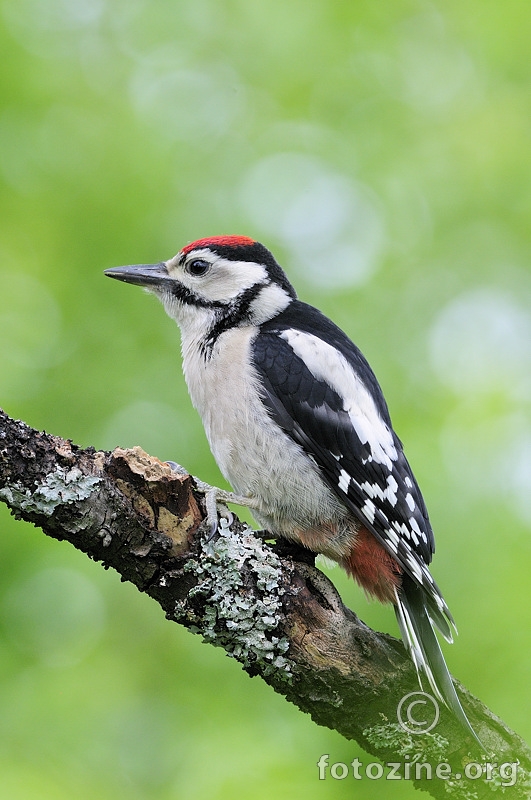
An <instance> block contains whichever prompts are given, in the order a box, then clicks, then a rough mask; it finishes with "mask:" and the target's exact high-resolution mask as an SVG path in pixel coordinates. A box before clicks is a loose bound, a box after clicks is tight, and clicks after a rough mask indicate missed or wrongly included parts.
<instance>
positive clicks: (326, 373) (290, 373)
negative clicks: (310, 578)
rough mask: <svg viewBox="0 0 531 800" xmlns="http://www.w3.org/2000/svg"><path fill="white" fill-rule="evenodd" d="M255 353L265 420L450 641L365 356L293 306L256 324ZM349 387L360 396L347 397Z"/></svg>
mask: <svg viewBox="0 0 531 800" xmlns="http://www.w3.org/2000/svg"><path fill="white" fill-rule="evenodd" d="M321 343H324V345H325V346H324V349H323V345H322V344H321ZM327 345H331V347H327ZM337 351H339V352H340V353H341V355H342V357H343V358H342V359H341V357H339V356H337ZM252 356H253V362H254V366H255V368H256V369H257V371H258V372H259V374H260V376H261V380H262V382H263V386H264V396H263V402H264V404H265V405H266V406H267V408H268V410H269V413H270V414H271V415H272V416H273V418H274V419H275V421H276V422H277V423H278V424H279V425H280V426H281V427H282V428H283V430H284V431H285V432H286V433H287V434H288V435H289V436H290V437H291V438H292V439H293V440H294V441H296V442H297V443H298V444H300V445H301V446H302V447H303V449H304V450H305V451H306V452H307V453H309V454H310V455H311V456H312V457H313V459H314V460H315V462H316V463H317V465H318V467H319V468H320V470H321V473H322V475H323V478H324V480H325V481H326V482H327V483H328V485H329V486H330V487H331V488H332V489H333V491H334V492H336V494H337V495H338V496H339V497H340V498H341V499H342V500H343V501H344V502H345V503H346V505H347V506H348V507H349V508H350V509H351V511H352V513H353V514H354V515H355V516H356V517H357V518H358V519H359V520H360V522H362V524H363V525H364V526H365V527H366V528H367V529H368V530H370V531H371V533H372V534H373V535H374V536H375V537H376V539H377V540H378V541H379V542H381V544H382V545H383V546H384V547H385V548H386V550H387V551H388V552H389V553H390V554H391V555H392V556H393V557H394V558H395V559H396V561H397V562H398V563H399V564H400V566H401V567H402V569H403V570H404V571H405V572H406V573H407V574H408V575H409V576H410V577H411V578H412V579H413V580H414V581H415V583H416V584H418V585H419V586H422V587H423V589H424V590H425V591H426V593H427V595H428V597H431V602H430V606H431V607H432V611H433V614H434V616H436V617H437V622H438V624H440V625H441V626H442V628H443V633H444V631H445V630H447V632H448V634H449V630H448V625H447V623H446V622H445V620H444V618H443V615H444V616H447V618H448V619H450V620H451V616H450V614H449V611H448V609H447V607H446V604H445V603H444V600H443V599H442V597H441V594H440V592H439V590H438V589H437V586H436V584H435V582H434V581H433V578H432V577H431V575H430V573H429V570H428V569H427V564H429V562H430V561H431V558H432V554H433V552H434V539H433V532H432V529H431V525H430V522H429V519H428V513H427V510H426V506H425V504H424V500H423V498H422V495H421V492H420V489H419V487H418V485H417V482H416V480H415V478H414V476H413V473H412V471H411V468H410V466H409V464H408V462H407V459H406V457H405V455H404V452H403V449H402V445H401V443H400V440H399V439H398V437H397V436H396V434H395V433H394V432H393V430H392V426H391V421H390V418H389V412H388V409H387V405H386V403H385V400H384V398H383V395H382V391H381V389H380V386H379V384H378V382H377V380H376V378H375V376H374V373H373V372H372V370H371V368H370V366H369V365H368V363H367V361H366V360H365V358H364V357H363V355H362V354H361V352H360V351H359V350H358V348H357V347H356V346H355V345H354V344H353V343H352V342H351V341H350V339H349V338H348V337H347V336H346V335H345V334H344V333H343V332H342V331H341V329H340V328H338V327H337V326H336V325H334V323H333V322H331V321H330V320H329V319H327V318H326V317H324V316H323V315H322V314H321V313H320V312H319V311H317V309H314V308H312V307H311V306H307V305H306V304H304V303H301V302H299V301H293V302H292V303H290V305H289V306H288V308H287V309H286V311H284V312H282V313H281V314H279V315H278V316H277V317H275V318H274V319H273V320H271V321H270V322H268V323H266V324H265V325H263V326H262V327H261V330H260V333H259V334H258V336H257V337H256V339H255V340H254V343H253V350H252ZM340 362H341V363H340ZM345 362H346V363H345ZM349 372H350V374H349ZM349 386H351V387H352V386H354V387H355V390H356V391H355V392H354V394H356V393H357V395H358V396H354V397H353V396H345V394H346V391H345V390H346V388H348V387H349Z"/></svg>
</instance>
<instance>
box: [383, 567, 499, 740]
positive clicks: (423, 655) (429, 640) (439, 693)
mask: <svg viewBox="0 0 531 800" xmlns="http://www.w3.org/2000/svg"><path fill="white" fill-rule="evenodd" d="M432 605H434V604H432V603H430V600H429V598H428V597H427V596H426V591H425V590H424V589H423V588H422V587H420V586H418V585H417V584H416V583H415V582H414V581H413V580H412V579H411V578H410V577H409V576H407V575H404V576H403V582H402V586H401V587H400V588H399V589H397V590H396V605H395V612H396V617H397V620H398V624H399V626H400V631H401V633H402V638H403V640H404V644H405V645H406V647H407V649H408V651H409V653H410V655H411V658H412V660H413V663H414V665H415V668H416V670H417V674H418V677H419V682H420V685H421V687H422V678H423V676H425V677H426V678H427V680H428V683H429V685H430V687H431V690H432V691H433V693H434V695H435V697H436V698H437V699H438V700H440V701H441V702H443V703H444V704H445V705H446V706H447V707H448V708H449V709H450V711H452V712H453V714H454V716H455V717H456V719H457V720H458V721H459V722H460V723H461V725H462V726H463V728H464V729H465V730H466V731H468V733H469V734H470V735H471V736H472V737H473V738H474V739H475V740H476V742H477V743H478V745H479V746H480V747H481V748H482V749H484V748H483V745H482V743H481V741H480V740H479V739H478V737H477V735H476V732H475V731H474V729H473V728H472V726H471V724H470V722H469V721H468V718H467V716H466V714H465V712H464V711H463V707H462V705H461V703H460V702H459V698H458V696H457V694H456V691H455V687H454V684H453V681H452V677H451V675H450V673H449V671H448V667H447V666H446V662H445V660H444V656H443V654H442V651H441V647H440V645H439V641H438V639H437V636H436V634H435V630H434V624H435V625H437V627H441V628H443V630H442V633H443V635H444V636H445V638H447V639H449V641H451V633H450V630H449V626H448V623H447V621H446V620H444V624H443V625H442V626H441V625H439V622H440V616H441V613H440V611H439V609H438V608H437V606H436V605H434V607H433V608H431V606H432ZM433 611H436V613H433ZM430 612H432V613H430ZM432 618H433V620H432ZM438 618H439V619H438ZM450 619H451V618H450Z"/></svg>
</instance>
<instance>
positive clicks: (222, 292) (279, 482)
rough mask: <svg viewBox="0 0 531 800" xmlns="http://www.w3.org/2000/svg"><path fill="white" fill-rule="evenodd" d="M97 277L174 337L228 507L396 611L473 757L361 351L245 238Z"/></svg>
mask: <svg viewBox="0 0 531 800" xmlns="http://www.w3.org/2000/svg"><path fill="white" fill-rule="evenodd" d="M323 268H325V267H323ZM105 274H106V275H108V276H109V277H111V278H116V279H118V280H120V281H125V282H126V283H132V284H136V285H138V286H142V287H144V288H146V289H147V290H148V291H150V292H152V293H153V294H155V295H156V296H157V297H158V298H159V300H161V301H162V304H163V305H164V308H165V310H166V312H167V313H168V314H169V316H170V317H172V318H173V319H174V320H175V322H176V323H177V324H178V326H179V327H180V329H181V343H182V359H183V371H184V376H185V379H186V383H187V385H188V390H189V393H190V397H191V399H192V402H193V404H194V406H195V408H196V409H197V410H198V412H199V414H200V416H201V418H202V421H203V425H204V428H205V431H206V434H207V437H208V441H209V444H210V448H211V450H212V453H213V455H214V458H215V459H216V461H217V463H218V465H219V467H220V470H221V472H222V473H223V475H224V476H225V478H226V479H227V480H228V481H229V483H230V484H231V486H232V487H233V489H234V491H235V492H236V493H237V495H238V496H236V495H229V497H228V498H227V497H226V493H225V496H224V499H228V500H229V501H232V502H236V503H238V504H244V505H246V506H248V507H249V508H251V509H252V512H253V515H254V517H255V518H256V520H257V522H258V523H259V524H260V525H261V526H263V528H265V529H266V530H267V531H269V532H271V534H272V535H273V536H279V537H285V538H286V539H289V540H292V541H294V542H297V543H298V544H300V545H302V546H304V547H306V548H309V549H310V550H312V551H313V552H315V553H321V554H323V555H325V556H327V557H329V558H331V559H333V560H334V561H336V562H338V563H339V564H340V565H341V566H342V567H343V568H344V569H345V570H346V571H347V573H348V574H349V575H351V576H352V577H353V578H354V579H355V580H356V581H357V582H358V583H359V584H360V585H361V586H362V587H363V589H364V590H365V591H366V593H367V594H368V595H370V596H372V597H375V598H377V599H378V600H380V601H382V602H384V603H386V602H388V603H392V604H393V606H394V608H395V612H396V616H397V620H398V624H399V627H400V630H401V633H402V637H403V640H404V643H405V645H406V647H407V649H408V651H409V653H410V655H411V658H412V660H413V663H414V665H415V668H416V670H417V673H418V676H419V680H420V684H421V687H422V685H423V684H422V679H423V678H424V677H425V678H427V680H428V683H429V685H430V687H431V689H432V691H433V693H434V694H435V695H436V697H437V698H438V699H439V700H441V701H443V702H444V703H445V704H446V705H447V706H448V707H449V709H450V710H451V711H452V712H453V713H454V715H455V716H456V718H457V719H458V720H459V722H460V723H461V724H462V726H463V727H464V728H465V729H466V730H467V731H468V733H469V734H470V735H471V736H472V737H473V738H474V739H475V740H476V741H477V742H478V743H479V744H480V746H481V742H479V739H478V738H477V736H476V734H475V732H474V730H473V729H472V727H471V725H470V723H469V721H468V719H467V717H466V715H465V713H464V711H463V708H462V706H461V703H460V702H459V699H458V697H457V694H456V691H455V688H454V685H453V682H452V679H451V676H450V673H449V672H448V668H447V666H446V664H445V661H444V657H443V655H442V652H441V648H440V646H439V642H438V640H437V636H436V634H435V631H434V628H437V629H438V630H439V631H440V633H441V634H442V635H443V637H444V638H445V639H446V640H447V641H449V642H451V641H452V629H454V630H455V623H454V620H453V618H452V615H451V614H450V611H449V609H448V606H447V605H446V602H445V601H444V599H443V597H442V595H441V592H440V590H439V588H438V586H437V584H436V583H435V581H434V580H433V578H432V576H431V574H430V571H429V569H428V565H429V563H430V562H431V559H432V556H433V552H434V549H435V543H434V537H433V532H432V528H431V525H430V521H429V518H428V512H427V510H426V505H425V503H424V500H423V498H422V494H421V492H420V489H419V487H418V484H417V481H416V480H415V477H414V475H413V472H412V470H411V467H410V466H409V463H408V461H407V459H406V457H405V455H404V451H403V448H402V444H401V442H400V440H399V438H398V436H397V435H396V433H395V432H394V430H393V427H392V424H391V419H390V416H389V411H388V408H387V404H386V401H385V399H384V396H383V393H382V390H381V388H380V385H379V384H378V381H377V379H376V377H375V375H374V373H373V371H372V369H371V367H370V366H369V364H368V362H367V361H366V359H365V358H364V356H363V355H362V353H361V352H360V350H359V349H358V347H357V346H356V345H355V344H354V343H353V342H352V341H351V340H350V339H349V338H348V336H347V335H346V334H345V333H344V332H343V331H342V330H341V329H340V328H338V327H337V326H336V325H335V324H334V323H333V322H332V321H331V320H330V319H328V318H327V317H325V316H324V315H323V314H322V313H321V312H320V311H318V310H317V309H316V308H313V307H312V306H310V305H307V304H306V303H303V302H301V301H300V300H299V299H298V298H297V295H296V292H295V289H294V288H293V286H292V285H291V283H290V282H289V280H288V278H287V276H286V274H285V273H284V271H283V270H282V268H281V267H280V266H279V264H278V263H277V261H276V260H275V258H274V257H273V255H272V254H271V253H270V252H269V250H267V249H266V248H265V247H264V246H263V245H262V244H260V243H259V242H256V241H254V240H253V239H250V238H248V237H246V236H213V237H210V238H205V239H199V240H198V241H195V242H193V243H191V244H188V245H186V246H185V247H183V248H182V250H180V251H179V252H178V253H177V255H176V256H174V257H173V258H171V259H170V260H169V261H162V262H160V263H157V264H148V265H145V264H142V265H135V266H125V267H114V268H112V269H108V270H106V271H105ZM220 494H221V493H220Z"/></svg>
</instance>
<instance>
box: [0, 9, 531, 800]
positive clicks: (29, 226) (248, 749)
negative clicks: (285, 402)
mask: <svg viewBox="0 0 531 800" xmlns="http://www.w3.org/2000/svg"><path fill="white" fill-rule="evenodd" d="M530 24H531V7H530V6H529V4H528V3H527V2H520V1H519V0H506V2H504V3H494V2H491V1H490V0H487V2H486V1H485V0H471V1H470V2H467V3H462V2H459V0H450V2H445V3H442V2H439V3H429V2H423V1H422V0H418V1H415V0H392V2H388V3H377V2H374V0H359V1H358V2H355V3H347V2H338V1H337V0H311V1H310V2H308V0H305V1H303V0H254V2H250V0H248V2H243V0H219V1H218V2H214V0H174V1H173V2H169V0H162V1H161V2H157V3H153V2H147V0H2V2H1V3H0V52H1V54H2V70H1V73H0V95H1V109H0V190H1V193H0V405H2V406H3V407H4V408H5V410H6V411H8V412H9V413H10V414H11V415H13V416H16V417H20V418H22V419H24V420H25V421H27V422H28V423H30V424H31V425H34V426H36V427H37V428H43V429H46V430H47V431H49V432H53V433H55V434H58V435H61V436H64V437H70V438H72V439H73V440H74V441H75V442H77V443H78V444H81V445H89V444H91V445H94V446H95V447H97V448H108V449H111V448H113V447H114V446H116V445H122V446H133V445H136V444H139V445H141V446H142V447H143V448H145V449H146V450H148V451H149V452H151V453H153V454H156V455H158V456H159V457H160V458H163V459H170V458H171V459H174V460H177V461H179V462H181V463H183V464H184V465H186V467H188V468H189V469H190V471H192V472H193V473H194V474H197V475H200V476H201V477H202V478H203V479H205V480H208V481H210V482H212V483H219V482H220V477H219V474H218V472H217V469H216V467H215V465H214V462H213V459H212V457H211V455H210V453H209V451H208V446H207V444H206V440H205V437H204V434H203V432H202V429H201V425H200V423H199V420H198V418H197V416H196V414H195V412H194V411H193V409H192V408H191V406H190V402H189V400H188V397H187V393H186V389H185V386H184V382H183V379H182V376H181V374H180V364H179V355H178V347H179V338H178V330H177V328H176V327H175V326H174V324H173V322H172V321H171V320H169V319H168V318H166V317H165V315H164V313H163V310H162V308H161V307H160V306H159V305H158V304H157V302H156V301H155V300H154V299H153V298H152V297H149V296H147V295H145V294H144V293H142V292H140V291H139V290H138V289H135V288H133V287H129V286H124V285H121V284H118V283H116V282H111V281H109V280H107V279H106V278H104V277H103V269H105V268H106V267H110V266H114V265H120V264H129V263H140V262H153V261H158V260H161V259H166V258H169V257H170V256H172V255H173V254H174V253H175V252H176V251H177V250H178V249H179V248H180V247H181V246H182V245H184V244H185V243H186V242H188V241H191V240H193V239H196V238H199V237H202V236H207V235H210V234H219V233H241V234H247V235H250V236H253V237H255V238H257V239H259V240H261V241H263V242H264V243H265V244H266V245H267V246H269V247H270V248H271V249H272V250H273V251H274V252H275V254H276V255H277V257H278V258H279V260H280V261H281V263H282V264H283V265H284V266H285V267H286V269H287V271H288V273H289V276H290V278H291V279H292V280H293V282H294V283H295V285H296V286H297V288H298V290H299V293H300V295H301V296H302V297H303V299H305V300H308V301H309V302H312V303H314V304H316V305H319V307H320V308H321V309H322V310H323V311H324V312H325V313H327V314H328V315H329V316H332V317H333V318H334V319H335V320H336V321H337V322H338V323H339V324H340V325H341V326H342V327H343V328H345V329H346V330H347V331H348V333H349V334H350V335H351V336H352V337H353V339H354V340H355V341H356V342H357V343H358V344H359V345H360V346H361V348H362V350H363V351H364V352H365V354H366V355H367V357H368V358H369V360H370V362H371V363H372V365H373V367H374V369H375V371H376V372H377V374H378V376H379V379H380V381H381V383H382V385H383V388H384V391H385V393H386V395H387V398H388V401H389V405H390V408H391V412H392V416H393V419H394V423H395V427H396V428H397V430H398V433H399V435H400V436H401V438H402V439H403V440H404V442H405V445H406V452H407V454H408V457H409V459H410V461H411V463H412V465H413V468H414V470H415V472H416V475H417V477H418V479H419V482H420V484H421V487H422V488H423V492H424V494H425V497H426V500H427V503H428V507H429V509H430V514H431V517H432V522H433V525H434V528H435V531H436V536H437V542H438V551H437V554H436V558H435V563H434V567H433V572H434V574H435V576H436V578H437V580H438V582H439V583H440V585H441V587H442V588H443V590H444V593H445V595H446V599H447V601H448V603H449V605H450V607H451V609H452V611H453V613H454V615H455V617H456V620H457V622H458V626H459V631H460V636H459V638H458V640H457V642H456V644H455V645H454V646H453V647H445V653H446V656H447V659H448V663H449V665H450V668H451V670H452V672H453V673H454V674H455V675H456V676H457V677H459V678H460V679H461V680H462V681H463V682H464V683H465V685H467V686H468V687H469V689H470V690H471V691H473V692H474V693H475V694H477V695H479V697H480V698H481V699H482V700H483V701H485V702H486V703H487V704H488V705H489V706H490V707H491V708H492V709H493V710H494V711H495V712H496V713H498V714H499V715H501V716H502V718H504V719H505V720H506V721H507V722H508V723H509V724H510V725H511V726H513V727H514V728H515V729H516V730H517V731H518V732H519V733H521V734H522V735H523V736H524V737H527V738H528V739H529V738H530V737H531V715H530V714H529V697H530V692H531V690H530V687H529V684H530V669H531V647H530V633H529V631H530V627H531V626H530V622H531V603H530V602H529V600H530V597H529V595H530V591H529V557H530V551H531V543H530V537H529V528H530V525H531V418H530V414H529V410H530V401H531V369H530V367H531V349H530V342H531V274H530V267H529V264H530V259H531V233H530V226H529V214H530V210H531V138H530V134H531V122H530V120H531V115H530V111H531V94H530V77H531V60H530V57H529V36H530ZM227 388H228V390H229V391H230V387H227ZM0 525H1V534H2V535H1V538H0V564H1V569H0V798H2V800H3V798H6V800H7V798H9V800H48V798H53V800H63V798H64V800H71V798H73V797H76V798H79V799H80V800H95V799H96V798H98V800H106V798H109V800H110V798H113V800H116V799H117V798H118V800H133V798H134V799H135V800H136V798H138V799H139V800H140V799H141V798H147V800H176V798H191V800H218V799H219V800H222V799H223V800H224V799H225V798H232V797H234V796H241V797H250V798H264V799H265V798H271V797H290V798H305V799H307V798H312V799H313V798H314V797H315V798H326V799H328V798H336V797H351V796H356V797H360V798H376V797H380V796H381V794H382V791H383V792H384V793H385V795H386V796H389V797H393V798H409V797H413V796H414V795H415V796H416V793H414V791H413V789H412V787H410V786H408V785H407V784H406V783H405V782H394V783H393V784H389V783H386V784H385V786H383V785H382V784H381V782H380V781H371V780H368V779H365V780H363V781H362V782H354V781H353V779H352V778H348V779H346V780H344V781H334V780H333V779H331V778H330V777H329V778H328V779H327V780H325V781H323V782H319V780H318V779H317V767H316V762H317V760H318V759H319V757H320V755H321V754H323V753H328V754H330V762H331V763H333V762H335V761H344V762H347V763H348V762H350V761H351V760H352V759H353V758H355V757H358V758H360V759H361V760H363V761H364V762H367V761H368V760H371V759H370V758H369V757H368V756H367V755H366V754H364V753H363V752H362V751H361V750H360V748H359V747H358V746H357V745H356V744H355V743H351V742H347V741H345V740H343V739H341V737H340V736H338V735H336V734H333V733H331V732H329V731H327V730H325V729H321V728H318V727H317V726H316V725H314V724H313V723H312V722H311V720H310V719H309V718H308V717H306V716H303V715H302V714H301V713H299V712H298V711H297V710H296V709H295V708H294V707H291V706H288V705H287V704H286V703H285V702H284V701H283V700H282V699H281V698H280V697H278V696H276V695H275V694H274V693H273V692H272V691H271V690H270V689H269V688H268V687H266V686H265V685H263V684H262V683H261V682H260V681H259V680H258V679H255V680H250V679H249V678H248V677H247V676H246V675H245V674H244V673H242V671H241V669H240V667H239V665H238V664H237V663H235V662H234V661H231V660H230V659H228V658H226V657H225V655H224V653H223V652H221V651H217V650H214V649H213V648H211V647H209V646H204V645H203V644H202V643H201V642H200V640H199V638H198V637H193V636H191V635H190V634H189V633H187V632H185V631H183V630H181V629H180V628H179V627H178V626H176V625H171V624H169V623H168V622H166V621H165V620H164V618H163V616H162V614H161V612H160V610H159V609H158V607H156V605H155V604H154V603H153V602H152V601H151V600H150V599H148V598H147V597H144V596H141V595H140V594H139V593H137V591H136V590H135V589H134V588H133V587H131V586H129V585H122V584H121V583H120V581H119V579H118V577H117V575H116V574H114V573H110V572H104V571H103V570H102V569H101V567H100V566H99V565H97V564H94V563H92V562H90V561H88V559H87V558H86V557H85V556H83V555H82V554H80V553H77V552H76V551H75V550H74V549H73V548H71V547H70V546H69V545H67V544H64V543H57V542H55V541H52V540H47V539H46V538H45V537H44V536H43V535H42V533H40V532H39V531H38V530H35V529H33V528H32V527H30V526H29V525H26V524H23V523H17V522H15V521H14V520H13V519H12V518H10V517H9V515H8V513H7V512H6V509H5V507H1V508H0ZM330 574H331V576H332V578H333V580H334V582H335V583H336V585H337V586H338V587H339V589H340V591H341V593H342V595H343V597H344V599H345V601H346V602H347V604H348V605H350V606H351V607H352V608H354V609H355V610H356V611H358V613H359V614H360V615H361V617H362V618H363V619H364V620H365V621H366V622H367V623H368V624H369V625H371V626H373V627H375V628H377V629H379V630H385V631H390V632H392V633H394V634H396V633H397V631H396V626H395V622H394V615H393V612H392V610H391V609H390V608H381V607H379V606H377V605H376V604H370V603H367V602H366V600H365V598H364V596H363V594H362V593H361V592H359V591H358V590H357V589H356V587H355V586H354V585H353V584H352V583H350V582H349V581H347V579H346V578H345V577H344V576H343V575H342V574H341V573H340V572H339V570H331V571H330Z"/></svg>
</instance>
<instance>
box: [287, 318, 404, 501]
mask: <svg viewBox="0 0 531 800" xmlns="http://www.w3.org/2000/svg"><path fill="white" fill-rule="evenodd" d="M280 336H281V338H282V339H284V340H285V341H286V342H288V344H289V345H290V347H291V348H292V349H293V351H294V353H296V355H298V356H299V358H301V359H302V361H304V363H305V364H306V366H307V367H308V369H309V370H310V372H311V373H312V374H313V375H314V377H315V378H316V379H317V380H319V381H325V382H326V383H327V384H328V385H329V386H330V387H331V388H332V389H333V390H334V391H335V392H337V394H338V395H339V396H340V397H341V398H342V400H343V406H344V409H345V411H346V412H347V413H348V415H349V417H350V421H351V422H352V426H353V428H354V430H355V431H356V434H357V436H358V438H359V440H360V442H361V443H362V444H368V445H369V447H370V449H371V453H372V460H374V461H376V462H377V463H378V464H385V466H386V467H387V468H388V469H389V470H390V471H391V470H392V468H393V461H396V459H397V457H398V453H397V450H396V447H395V443H394V440H393V434H392V432H391V430H390V428H389V426H388V425H387V424H386V423H385V422H384V420H383V419H382V417H381V416H380V414H379V412H378V409H377V408H376V404H375V402H374V400H373V399H372V397H371V394H370V392H369V391H368V389H367V388H366V387H365V385H364V384H363V383H362V381H361V380H360V378H359V377H358V376H357V375H356V373H355V372H354V370H353V369H352V367H351V366H350V364H349V363H348V361H347V360H346V358H345V357H344V356H343V355H342V354H341V353H340V352H338V351H337V350H336V349H335V347H332V345H329V344H327V342H324V341H323V340H322V339H319V337H317V336H313V335H312V334H311V333H303V332H302V331H297V330H292V329H289V330H286V331H282V333H281V334H280ZM395 502H396V501H395Z"/></svg>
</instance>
